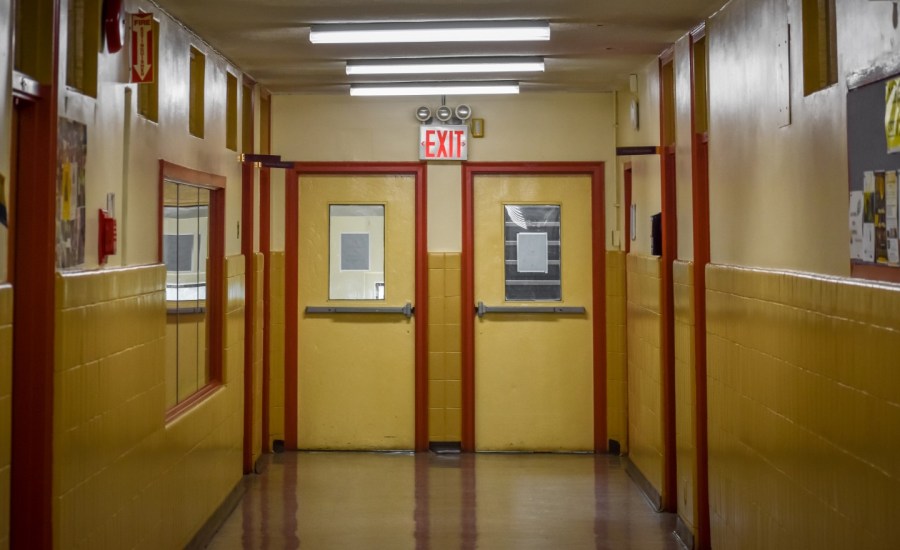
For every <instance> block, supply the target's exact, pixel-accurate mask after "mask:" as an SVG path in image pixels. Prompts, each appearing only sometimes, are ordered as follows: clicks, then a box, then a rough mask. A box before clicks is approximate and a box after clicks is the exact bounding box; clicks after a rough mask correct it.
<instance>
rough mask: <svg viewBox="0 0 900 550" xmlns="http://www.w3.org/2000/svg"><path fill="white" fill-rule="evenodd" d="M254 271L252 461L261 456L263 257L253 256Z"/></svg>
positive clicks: (260, 255) (259, 255)
mask: <svg viewBox="0 0 900 550" xmlns="http://www.w3.org/2000/svg"><path fill="white" fill-rule="evenodd" d="M253 264H254V269H255V270H256V274H255V278H254V285H253V286H254V293H255V294H254V297H255V299H254V302H255V303H254V307H253V322H254V324H253V327H254V334H253V446H252V449H253V461H254V463H255V462H256V460H257V459H258V458H259V457H260V456H262V437H261V436H260V434H261V433H262V406H263V391H262V378H263V377H262V374H263V328H264V327H263V304H264V300H265V297H264V296H263V276H264V274H265V262H264V259H263V255H262V254H259V253H256V254H254V255H253Z"/></svg>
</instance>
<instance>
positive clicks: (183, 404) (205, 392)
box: [165, 380, 224, 424]
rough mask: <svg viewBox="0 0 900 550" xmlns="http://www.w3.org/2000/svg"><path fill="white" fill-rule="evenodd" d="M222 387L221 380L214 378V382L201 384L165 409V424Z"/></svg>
mask: <svg viewBox="0 0 900 550" xmlns="http://www.w3.org/2000/svg"><path fill="white" fill-rule="evenodd" d="M222 387H224V386H223V385H222V382H221V381H218V380H216V381H214V382H211V383H209V384H207V385H205V386H203V387H202V388H200V389H199V390H197V391H196V392H194V393H192V394H191V395H189V396H188V397H187V398H185V399H184V400H183V401H179V402H178V404H176V405H175V406H174V407H172V408H171V409H169V410H167V411H166V419H165V422H166V424H168V423H169V422H172V421H173V420H176V419H177V418H178V417H180V416H182V415H183V414H184V413H186V412H188V411H189V410H191V409H193V408H194V406H195V405H197V404H198V403H200V402H201V401H205V400H206V398H207V397H209V396H211V395H212V394H214V393H216V392H217V391H218V390H219V388H222Z"/></svg>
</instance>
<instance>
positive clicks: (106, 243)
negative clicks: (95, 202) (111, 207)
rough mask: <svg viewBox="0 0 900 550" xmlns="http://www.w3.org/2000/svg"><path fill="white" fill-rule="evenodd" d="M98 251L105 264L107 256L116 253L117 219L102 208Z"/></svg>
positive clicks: (101, 260) (102, 262)
mask: <svg viewBox="0 0 900 550" xmlns="http://www.w3.org/2000/svg"><path fill="white" fill-rule="evenodd" d="M97 251H98V254H99V255H100V263H101V264H105V263H106V258H107V257H108V256H112V255H113V254H115V253H116V219H115V218H113V217H112V216H110V215H109V213H108V212H107V211H106V210H104V209H102V208H101V209H100V241H99V242H98V247H97Z"/></svg>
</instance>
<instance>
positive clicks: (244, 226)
mask: <svg viewBox="0 0 900 550" xmlns="http://www.w3.org/2000/svg"><path fill="white" fill-rule="evenodd" d="M255 176H256V174H255V173H254V169H253V165H252V164H250V163H248V162H245V163H243V164H242V165H241V254H242V255H243V256H244V449H243V462H244V473H245V474H249V473H250V472H252V471H253V405H254V404H253V397H254V395H253V390H254V383H253V382H254V380H253V359H254V355H255V351H256V350H255V347H254V345H253V344H254V341H255V338H254V337H255V332H256V265H255V261H254V260H255V257H254V251H253V247H254V242H253V241H254V217H253V215H254V212H255V210H256V209H255V206H256V205H255V204H254V202H255V201H254V198H255V196H254V191H255V183H256V181H255V180H256V177H255Z"/></svg>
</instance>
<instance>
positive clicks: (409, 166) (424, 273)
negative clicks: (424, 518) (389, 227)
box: [285, 162, 428, 451]
mask: <svg viewBox="0 0 900 550" xmlns="http://www.w3.org/2000/svg"><path fill="white" fill-rule="evenodd" d="M292 173H294V174H295V177H294V179H293V180H292V182H293V184H292V183H290V182H288V183H287V184H286V185H287V186H288V189H289V190H290V189H291V188H295V190H294V193H295V196H294V197H293V198H292V196H291V195H288V196H287V197H286V200H287V208H288V212H289V215H288V216H287V222H286V223H287V225H288V230H289V231H290V230H293V231H294V232H295V233H296V232H298V231H299V200H300V196H299V176H300V175H311V174H378V175H388V174H397V175H411V176H413V177H414V178H415V205H416V206H415V208H416V219H415V231H416V244H415V247H416V251H415V271H416V273H415V281H416V290H415V300H416V304H415V318H416V321H415V336H414V338H415V348H416V349H415V366H414V370H415V374H414V377H415V380H414V387H415V413H414V416H415V449H416V451H427V450H428V208H427V206H428V192H427V166H426V165H425V164H423V163H409V162H345V163H336V162H295V163H294V168H293V171H292ZM291 208H294V209H295V212H293V213H292V212H291ZM291 216H293V218H291ZM288 237H289V235H288ZM286 241H287V242H286V245H285V248H286V249H287V252H286V254H287V260H286V261H287V263H288V264H289V265H296V264H297V261H298V255H299V248H298V246H299V242H300V241H299V237H297V238H296V240H295V241H294V242H291V240H290V238H286ZM291 256H293V259H292V258H291ZM286 267H287V266H286ZM298 275H299V271H297V272H296V273H294V274H293V275H291V274H287V275H286V276H287V279H286V280H287V281H288V284H286V285H285V292H286V293H287V290H288V288H290V287H291V286H293V287H294V288H293V294H294V296H293V298H292V299H293V301H294V305H293V306H292V305H291V302H290V301H289V300H286V302H287V306H286V307H288V308H293V309H294V315H295V316H297V315H298V310H297V308H298V307H299V303H298V296H297V295H296V294H297V289H296V286H297V284H296V281H297V276H298ZM291 281H294V282H293V284H291ZM286 321H287V320H286ZM294 323H295V324H294V325H293V328H292V326H291V324H290V323H287V322H286V325H287V328H286V330H287V334H289V335H294V334H297V330H298V327H299V318H297V319H296V320H295V321H294ZM286 340H287V341H290V340H295V338H286ZM286 344H287V342H286ZM292 345H293V347H294V348H296V341H294V342H292ZM293 353H294V357H295V358H296V357H297V355H296V354H297V353H299V351H298V350H296V349H295V350H294V351H293ZM296 361H297V359H294V363H289V362H288V361H287V360H286V361H285V385H287V370H288V365H290V364H293V365H296V364H297V363H296ZM293 370H294V372H293V373H292V377H293V381H292V383H293V385H294V390H293V396H294V397H293V400H294V403H295V404H296V399H297V397H296V395H297V390H296V387H297V371H296V366H295V367H294V368H293ZM285 403H286V406H285V409H287V398H286V399H285ZM285 414H286V415H288V418H286V419H285V426H286V428H285V429H286V430H287V421H288V420H289V419H290V414H291V413H289V412H288V411H287V410H286V411H285ZM293 417H294V418H296V417H297V413H296V411H295V412H294V413H293ZM294 433H295V434H296V426H295V427H294ZM295 437H296V435H295ZM285 443H286V446H287V447H288V448H296V441H295V442H294V446H293V447H292V446H289V445H287V439H286V440H285Z"/></svg>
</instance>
